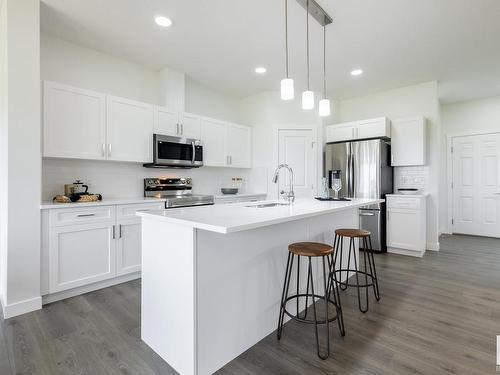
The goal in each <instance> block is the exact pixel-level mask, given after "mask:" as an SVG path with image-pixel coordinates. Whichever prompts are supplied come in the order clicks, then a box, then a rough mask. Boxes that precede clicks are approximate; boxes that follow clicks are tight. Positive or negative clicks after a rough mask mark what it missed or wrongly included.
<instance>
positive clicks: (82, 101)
mask: <svg viewBox="0 0 500 375" xmlns="http://www.w3.org/2000/svg"><path fill="white" fill-rule="evenodd" d="M43 91H44V94H43V139H44V141H43V156H44V157H58V158H77V159H98V160H115V161H128V162H137V163H150V162H152V156H153V152H152V146H153V134H154V133H157V134H163V135H171V136H176V137H183V138H193V139H200V140H201V141H202V143H203V145H204V164H205V165H207V166H216V167H234V168H251V164H252V163H251V148H252V143H251V142H252V131H251V128H250V127H248V126H244V125H237V124H231V123H228V122H225V121H221V120H216V119H210V118H206V117H201V116H199V115H196V114H193V113H187V112H177V111H172V110H170V109H168V108H165V107H161V106H154V105H151V104H148V103H142V102H138V101H135V100H130V99H125V98H120V97H117V96H112V95H106V94H102V93H98V92H94V91H90V90H83V89H79V88H76V87H71V86H67V85H62V84H59V83H54V82H48V81H45V82H44V85H43Z"/></svg>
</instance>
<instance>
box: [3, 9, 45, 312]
mask: <svg viewBox="0 0 500 375" xmlns="http://www.w3.org/2000/svg"><path fill="white" fill-rule="evenodd" d="M39 20H40V2H39V0H4V1H3V2H2V16H1V21H2V22H1V24H2V31H3V33H2V43H1V45H2V50H3V51H2V60H3V63H2V84H1V86H2V94H3V96H4V99H3V100H2V102H3V104H2V116H1V117H2V121H1V127H2V131H1V137H2V139H1V142H2V147H1V148H2V150H3V151H2V158H1V161H0V162H1V164H2V167H1V173H2V176H1V178H0V180H2V181H3V183H2V186H1V189H2V190H1V193H0V201H1V203H0V207H1V210H2V224H1V231H0V235H1V236H2V240H1V242H0V243H1V248H0V252H1V256H0V258H1V260H2V261H1V274H2V276H1V281H2V288H1V292H2V295H1V298H2V300H1V302H2V307H3V313H4V316H5V317H10V316H12V315H17V314H20V313H24V312H28V311H31V310H34V309H38V308H40V307H41V297H40V191H41V153H40V133H41V132H40V65H39V61H40V24H39ZM5 53H7V55H5ZM5 57H6V60H5ZM5 62H6V65H5ZM5 80H7V81H5Z"/></svg>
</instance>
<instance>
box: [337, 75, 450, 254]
mask: <svg viewBox="0 0 500 375" xmlns="http://www.w3.org/2000/svg"><path fill="white" fill-rule="evenodd" d="M338 111H339V113H338V117H339V121H340V122H345V121H353V120H361V119H368V118H374V117H381V116H387V117H389V118H390V119H395V118H400V117H409V116H424V117H425V118H426V119H427V120H428V123H427V126H428V127H427V145H428V147H427V149H428V155H427V160H428V163H427V167H424V168H421V167H406V168H404V169H402V170H397V169H396V170H395V177H396V181H395V186H396V187H397V186H398V184H401V183H402V179H403V177H405V176H408V175H418V176H420V177H422V178H424V180H425V181H426V183H424V184H422V185H420V186H419V187H420V188H422V189H423V190H425V191H426V192H428V193H429V199H428V210H427V211H428V214H427V216H428V217H427V242H428V248H429V249H433V248H438V246H439V239H438V238H439V215H440V200H439V196H440V190H441V184H442V183H443V181H444V179H443V177H442V175H441V161H442V159H441V156H442V154H441V149H442V144H443V134H442V129H441V119H440V108H439V99H438V86H437V82H427V83H422V84H419V85H414V86H409V87H403V88H399V89H395V90H389V91H384V92H380V93H376V94H373V95H368V96H363V97H359V98H353V99H347V100H340V101H339V103H338Z"/></svg>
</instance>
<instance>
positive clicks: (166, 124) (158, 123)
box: [154, 107, 180, 136]
mask: <svg viewBox="0 0 500 375" xmlns="http://www.w3.org/2000/svg"><path fill="white" fill-rule="evenodd" d="M154 124H155V127H154V133H155V134H163V135H173V136H177V135H179V133H180V126H179V114H178V113H177V112H174V111H170V110H168V109H167V108H164V107H155V119H154Z"/></svg>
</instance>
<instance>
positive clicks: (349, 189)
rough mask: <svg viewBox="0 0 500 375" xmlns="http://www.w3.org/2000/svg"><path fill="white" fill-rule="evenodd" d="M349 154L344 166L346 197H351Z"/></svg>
mask: <svg viewBox="0 0 500 375" xmlns="http://www.w3.org/2000/svg"><path fill="white" fill-rule="evenodd" d="M351 156H352V155H351V154H350V153H349V154H347V166H346V181H347V197H348V198H350V197H351Z"/></svg>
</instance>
